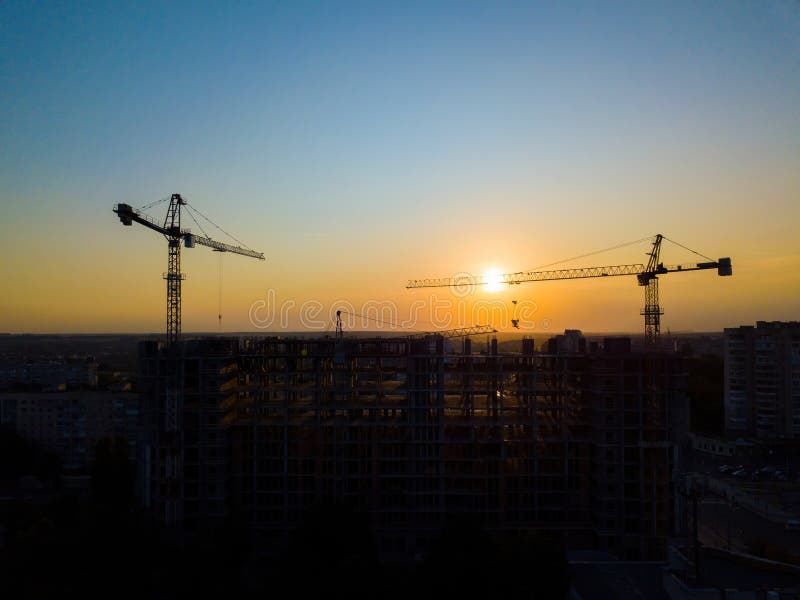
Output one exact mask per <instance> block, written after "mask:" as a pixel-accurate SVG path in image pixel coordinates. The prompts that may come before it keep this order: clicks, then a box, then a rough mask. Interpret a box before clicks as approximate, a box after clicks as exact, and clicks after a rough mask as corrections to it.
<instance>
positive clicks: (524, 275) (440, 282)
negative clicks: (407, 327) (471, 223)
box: [406, 233, 733, 347]
mask: <svg viewBox="0 0 800 600" xmlns="http://www.w3.org/2000/svg"><path fill="white" fill-rule="evenodd" d="M663 239H665V238H664V236H663V235H662V234H660V233H659V234H657V235H656V236H655V238H654V240H653V246H652V248H651V249H650V252H649V253H648V257H649V258H648V261H647V264H646V265H644V264H641V263H635V264H626V265H607V266H598V267H579V268H572V269H557V270H550V271H518V272H516V273H506V274H504V275H500V276H499V277H492V278H491V280H490V278H489V277H487V276H486V275H480V276H474V277H441V278H428V279H411V280H409V282H408V283H407V285H406V289H416V288H431V287H456V288H457V287H467V286H479V285H486V284H488V283H507V284H509V285H516V284H520V283H526V282H533V281H555V280H562V279H590V278H597V277H619V276H623V275H635V276H636V279H637V282H638V284H639V285H640V286H642V287H644V288H645V302H644V308H643V309H642V310H641V313H640V314H641V315H642V316H644V323H645V326H644V335H645V343H646V345H647V346H648V347H656V346H658V343H659V337H660V332H661V315H663V314H664V310H663V309H662V308H661V306H660V304H659V301H658V276H659V275H666V274H668V273H682V272H685V271H702V270H706V269H716V270H717V274H718V275H720V276H723V277H725V276H730V275H731V274H732V273H733V271H732V268H731V259H730V258H729V257H725V258H720V259H718V260H708V261H707V262H697V263H685V264H675V265H664V264H663V263H662V262H661V242H662V240H663ZM670 241H671V240H670ZM679 245H680V244H679ZM689 250H691V249H689ZM691 251H692V252H695V251H694V250H691ZM695 254H699V253H697V252H695ZM701 256H702V255H701Z"/></svg>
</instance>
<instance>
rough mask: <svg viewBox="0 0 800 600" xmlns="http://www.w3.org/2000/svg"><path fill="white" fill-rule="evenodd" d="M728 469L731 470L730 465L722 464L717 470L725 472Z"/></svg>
mask: <svg viewBox="0 0 800 600" xmlns="http://www.w3.org/2000/svg"><path fill="white" fill-rule="evenodd" d="M730 470H731V466H730V465H722V466H721V467H720V468H719V472H720V473H727V472H728V471H730Z"/></svg>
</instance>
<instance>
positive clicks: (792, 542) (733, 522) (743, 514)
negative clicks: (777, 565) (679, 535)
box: [698, 493, 800, 556]
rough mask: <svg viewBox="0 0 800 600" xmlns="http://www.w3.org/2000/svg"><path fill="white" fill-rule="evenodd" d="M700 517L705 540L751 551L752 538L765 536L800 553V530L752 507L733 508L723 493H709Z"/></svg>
mask: <svg viewBox="0 0 800 600" xmlns="http://www.w3.org/2000/svg"><path fill="white" fill-rule="evenodd" d="M734 506H735V505H734ZM698 521H699V527H698V530H699V532H698V533H699V536H700V541H701V542H702V543H703V544H707V545H713V546H718V547H721V548H730V549H731V550H735V551H741V552H747V551H748V549H747V543H748V541H750V540H751V539H753V538H756V537H761V538H764V539H766V540H768V541H769V543H770V544H775V545H776V546H781V547H784V548H786V549H788V550H790V551H791V552H792V553H794V554H796V555H798V556H800V532H795V531H786V530H785V529H784V528H783V526H781V525H779V524H778V523H773V522H772V521H769V520H767V519H765V518H763V517H761V516H759V515H757V514H755V513H753V512H751V511H749V510H746V509H743V508H740V507H738V508H732V507H731V505H730V504H729V503H728V501H727V500H725V498H723V497H721V496H715V495H713V494H710V493H706V495H705V497H704V498H703V500H702V501H701V503H700V506H699V511H698Z"/></svg>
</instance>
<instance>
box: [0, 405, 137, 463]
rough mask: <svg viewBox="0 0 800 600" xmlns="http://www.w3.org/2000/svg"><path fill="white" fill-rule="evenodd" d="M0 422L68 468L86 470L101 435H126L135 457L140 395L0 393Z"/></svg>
mask: <svg viewBox="0 0 800 600" xmlns="http://www.w3.org/2000/svg"><path fill="white" fill-rule="evenodd" d="M0 425H3V426H6V427H9V428H11V429H14V430H15V431H17V433H19V435H20V436H22V437H23V438H25V439H27V440H29V441H31V442H34V443H36V444H38V445H39V446H41V447H42V449H44V450H46V451H47V452H51V453H52V454H55V455H56V456H58V457H59V458H60V459H61V463H62V467H63V468H64V469H65V470H67V471H85V470H86V469H88V468H89V466H90V465H91V462H92V460H93V458H94V448H95V446H96V444H97V442H98V441H100V440H101V439H103V438H105V437H121V438H125V439H126V440H127V442H128V444H129V458H131V459H132V460H135V459H136V454H137V453H136V442H137V440H138V438H139V396H138V394H112V393H107V392H95V391H80V392H61V393H44V392H41V393H40V392H4V393H0Z"/></svg>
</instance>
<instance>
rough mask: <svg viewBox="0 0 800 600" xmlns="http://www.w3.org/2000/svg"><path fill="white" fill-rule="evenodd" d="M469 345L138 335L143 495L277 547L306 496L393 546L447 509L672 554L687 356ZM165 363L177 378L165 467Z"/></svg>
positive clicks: (428, 529) (183, 519)
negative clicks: (356, 514)
mask: <svg viewBox="0 0 800 600" xmlns="http://www.w3.org/2000/svg"><path fill="white" fill-rule="evenodd" d="M477 345H478V344H475V346H477ZM458 346H459V348H458V349H457V351H454V350H453V348H452V347H451V346H450V342H449V341H447V340H445V339H443V338H442V337H441V336H437V335H431V336H427V337H423V338H419V339H414V338H407V337H404V338H379V337H376V338H361V339H359V338H352V339H348V338H345V339H336V338H328V337H325V338H316V339H299V338H283V337H261V338H247V339H234V338H214V339H201V340H187V341H181V342H177V343H176V344H173V345H172V348H171V349H170V350H169V352H168V350H167V347H166V346H165V345H163V344H161V343H159V342H143V343H142V344H141V345H140V348H139V386H140V390H141V391H143V392H145V395H146V398H147V399H148V402H147V403H146V404H145V409H146V410H145V415H146V420H147V427H146V428H147V430H148V431H149V432H150V433H149V438H148V440H147V445H146V456H145V457H144V458H145V461H144V464H145V469H144V473H145V485H146V489H147V496H148V499H149V506H150V508H151V509H152V510H153V512H154V513H155V514H156V515H161V516H162V518H163V517H164V515H166V514H167V512H170V511H172V510H173V509H171V508H170V509H168V508H167V507H168V505H169V506H175V507H177V508H176V509H175V512H173V513H171V514H172V515H173V517H174V523H175V525H176V527H177V528H179V529H180V530H181V531H182V532H184V533H185V534H186V535H191V534H192V533H193V532H195V531H199V530H202V529H203V528H206V527H213V526H214V525H215V524H221V523H222V521H223V520H224V519H226V518H228V517H236V518H237V519H239V520H240V521H242V520H243V521H244V522H245V523H247V524H248V527H249V529H250V531H251V532H252V534H253V537H254V540H255V541H256V543H257V545H258V546H259V547H260V548H262V549H265V550H266V551H276V552H277V551H280V549H281V548H283V547H284V546H285V544H286V543H287V540H288V538H289V536H290V535H291V532H292V531H293V529H294V528H295V526H296V525H297V523H298V522H299V521H300V520H301V519H302V518H303V515H304V513H305V511H306V510H307V509H309V508H310V507H312V506H314V505H315V504H319V503H324V502H347V503H350V504H351V505H354V506H355V507H357V508H358V509H359V510H362V511H364V512H366V513H367V514H368V515H370V519H371V523H372V528H373V531H374V532H375V535H376V538H377V541H378V544H379V550H380V553H381V555H382V556H383V557H384V558H385V559H388V560H398V561H411V560H414V559H415V558H418V557H420V556H424V555H425V553H426V551H427V549H428V548H429V545H430V543H431V541H432V540H434V539H436V537H437V536H438V534H439V532H440V531H441V528H442V526H443V524H444V523H445V521H446V520H447V519H448V517H450V516H453V515H469V516H470V517H472V518H474V519H477V520H479V521H480V522H481V523H482V524H483V525H484V527H485V528H486V529H487V531H490V532H508V533H514V532H521V531H532V530H537V531H540V532H544V533H547V534H549V535H553V536H556V537H557V538H559V539H560V540H563V542H564V543H565V545H566V546H567V547H568V548H570V549H596V550H604V551H607V552H609V553H611V554H612V555H615V556H617V557H619V558H620V559H628V560H652V559H662V558H663V557H664V556H665V551H666V540H667V536H668V535H669V534H670V533H671V531H672V523H673V519H674V506H673V490H672V487H673V481H672V475H673V471H674V465H675V460H676V456H677V448H678V442H679V440H678V437H679V435H680V432H681V431H682V430H683V427H681V426H680V424H677V423H676V417H680V416H683V415H686V412H687V411H686V405H685V402H686V400H685V394H684V389H685V373H684V368H683V363H682V361H681V359H680V357H678V356H676V355H674V354H665V353H655V352H654V353H647V354H645V353H633V352H631V350H630V342H629V341H628V340H626V339H624V338H623V339H619V338H616V339H608V340H606V341H605V343H604V344H603V345H602V346H599V345H596V344H592V345H591V346H590V347H589V348H588V349H587V348H586V347H585V344H582V345H581V347H580V348H578V349H577V351H575V350H576V349H575V348H568V349H567V351H564V349H563V348H560V347H558V345H554V344H550V347H549V348H547V349H548V350H549V351H547V352H541V351H537V350H536V349H535V347H534V341H533V339H524V340H522V347H521V351H520V352H499V351H498V346H497V342H496V340H492V341H491V343H489V344H487V345H486V346H485V347H484V345H483V344H481V346H482V349H481V351H480V352H478V351H473V344H472V343H471V342H470V340H469V339H468V338H467V339H466V340H464V341H463V342H459V343H458ZM546 347H547V346H546ZM170 369H172V371H171V372H172V373H173V378H172V379H171V378H170V377H168V371H170ZM174 369H178V371H177V373H178V375H177V379H175V378H174V373H175V371H174ZM169 381H177V382H178V385H179V386H180V393H179V394H178V399H179V405H178V406H179V424H180V427H179V432H180V433H179V436H180V442H179V447H180V459H179V466H178V468H177V474H176V473H175V472H174V471H172V475H170V472H171V470H172V467H171V466H170V464H169V460H168V455H169V452H170V450H169V448H168V446H170V444H171V445H172V446H171V447H173V448H174V447H175V443H174V439H173V438H171V437H170V436H171V435H173V434H171V433H169V432H167V431H165V428H164V423H165V422H166V421H165V418H166V416H165V414H164V406H165V405H166V395H167V394H168V393H170V392H169V387H170V385H174V384H169V383H168V382H169Z"/></svg>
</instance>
